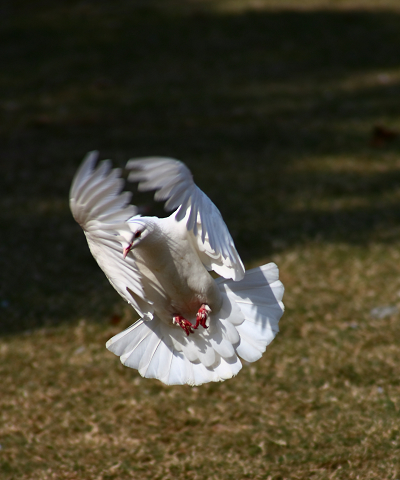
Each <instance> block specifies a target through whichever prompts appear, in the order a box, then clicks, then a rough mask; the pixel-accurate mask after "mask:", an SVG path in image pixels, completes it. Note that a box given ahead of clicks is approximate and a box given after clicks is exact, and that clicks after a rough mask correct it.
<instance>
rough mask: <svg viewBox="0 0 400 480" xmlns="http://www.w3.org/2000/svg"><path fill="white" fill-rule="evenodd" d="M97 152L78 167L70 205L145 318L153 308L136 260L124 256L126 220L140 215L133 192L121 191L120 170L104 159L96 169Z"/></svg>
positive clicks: (113, 279)
mask: <svg viewBox="0 0 400 480" xmlns="http://www.w3.org/2000/svg"><path fill="white" fill-rule="evenodd" d="M97 157H98V153H97V152H90V153H88V154H87V155H86V157H85V158H84V161H83V162H82V165H81V166H80V167H79V169H78V171H77V172H76V175H75V177H74V180H73V182H72V185H71V190H70V207H71V211H72V215H73V216H74V218H75V220H76V221H77V222H78V223H79V225H80V226H81V227H82V229H83V231H84V232H85V235H86V239H87V241H88V244H89V248H90V251H91V252H92V254H93V256H94V258H95V259H96V261H97V263H98V264H99V266H100V268H101V269H102V270H103V271H104V273H105V274H106V276H107V278H108V279H109V281H110V283H111V284H112V285H113V287H114V288H115V289H116V290H117V292H118V293H119V294H120V295H121V296H122V297H123V298H124V299H125V300H126V301H127V302H129V303H130V304H131V305H132V306H133V307H134V308H135V310H136V311H137V312H138V313H139V315H141V316H142V317H145V318H149V319H150V318H152V317H153V315H152V313H153V307H152V305H151V303H150V302H149V301H148V300H146V297H145V294H144V291H143V287H142V283H141V277H140V272H139V270H138V268H137V266H136V264H135V260H134V259H133V258H132V257H130V256H127V257H126V258H125V259H124V257H123V245H124V244H125V243H126V241H125V239H124V238H123V236H122V234H123V233H124V231H125V230H126V232H127V235H129V234H131V232H130V230H129V227H128V225H127V224H126V221H127V220H128V219H129V218H131V217H132V216H134V215H136V214H137V208H136V207H135V206H134V205H130V204H129V202H130V199H131V195H132V194H131V193H130V192H123V193H121V190H122V188H123V186H124V180H123V179H122V178H121V170H120V169H118V168H115V169H111V162H110V161H109V160H104V161H102V162H100V163H99V165H98V166H97V168H95V165H96V162H97Z"/></svg>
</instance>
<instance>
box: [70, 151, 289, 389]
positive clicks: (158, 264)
mask: <svg viewBox="0 0 400 480" xmlns="http://www.w3.org/2000/svg"><path fill="white" fill-rule="evenodd" d="M97 156H98V155H97V152H91V153H89V154H88V155H87V156H86V157H85V159H84V161H83V162H82V165H81V166H80V168H79V169H78V171H77V173H76V175H75V178H74V180H73V182H72V186H71V191H70V206H71V211H72V214H73V216H74V218H75V220H76V221H77V222H78V223H79V224H80V225H81V227H82V229H83V231H84V233H85V235H86V239H87V241H88V244H89V248H90V251H91V252H92V254H93V256H94V258H95V259H96V261H97V263H98V264H99V266H100V267H101V269H102V270H103V271H104V273H105V274H106V276H107V278H108V279H109V281H110V283H111V284H112V285H113V287H114V288H115V289H116V290H117V292H118V293H119V294H120V295H121V296H122V297H123V298H124V299H125V300H126V301H127V302H129V303H130V304H131V305H132V306H133V308H134V309H135V310H136V311H137V312H138V314H139V315H140V317H141V318H140V320H138V321H137V322H136V323H134V324H133V325H132V326H131V327H129V328H128V329H126V330H125V331H123V332H121V333H119V334H117V335H115V336H114V337H113V338H111V339H110V340H109V341H108V342H107V345H106V346H107V348H108V349H109V350H110V351H112V352H113V353H115V354H116V355H118V356H119V357H120V360H121V362H122V363H123V364H124V365H126V366H128V367H132V368H136V369H137V370H138V371H139V373H140V374H141V375H142V376H144V377H148V378H157V379H159V380H161V381H162V382H164V383H166V384H168V385H176V384H189V385H201V384H203V383H206V382H211V381H215V382H217V381H223V380H226V379H228V378H231V377H233V376H234V375H236V374H237V373H238V372H239V370H240V369H241V367H242V364H241V361H240V360H239V357H241V358H242V359H244V360H246V361H248V362H254V361H255V360H258V359H259V358H260V357H261V356H262V354H263V352H264V351H265V349H266V346H267V345H268V344H269V343H270V342H271V341H272V340H273V339H274V337H275V335H276V333H277V332H278V330H279V328H278V322H279V319H280V317H281V316H282V314H283V309H284V307H283V303H282V296H283V291H284V289H283V285H282V283H281V282H280V281H279V273H278V268H277V266H276V265H275V264H273V263H269V264H267V265H263V266H261V267H258V268H255V269H252V270H248V271H247V272H245V270H244V267H243V263H242V261H241V259H240V257H239V254H238V253H237V251H236V248H235V245H234V242H233V240H232V237H231V235H230V233H229V231H228V228H227V226H226V224H225V222H224V221H223V219H222V216H221V214H220V212H219V210H218V209H217V207H216V206H215V205H214V204H213V203H212V202H211V200H210V199H209V198H208V197H207V196H206V195H205V194H204V193H203V192H202V191H201V190H200V189H199V188H198V187H197V186H196V184H195V183H194V181H193V177H192V175H191V173H190V171H189V169H188V168H187V167H186V166H185V165H184V164H183V163H182V162H179V161H178V160H173V159H170V158H159V157H150V158H142V159H136V160H130V161H129V162H128V163H127V165H126V169H127V170H128V172H129V175H128V180H129V181H132V182H138V184H139V190H140V191H146V190H155V191H156V193H155V199H156V200H163V201H165V202H166V203H165V208H166V210H168V211H173V213H172V214H171V215H170V216H169V217H166V218H157V217H142V216H140V215H139V214H138V209H137V208H136V207H135V206H133V205H130V200H131V194H130V193H128V192H124V193H121V191H122V189H123V187H124V180H123V179H122V178H121V173H122V172H121V170H120V169H112V168H111V163H110V162H109V161H108V160H106V161H103V162H100V163H99V165H98V166H96V164H97ZM210 270H214V271H215V272H216V273H217V274H218V275H220V277H219V278H218V279H213V277H212V276H211V275H210V274H209V273H208V272H209V271H210Z"/></svg>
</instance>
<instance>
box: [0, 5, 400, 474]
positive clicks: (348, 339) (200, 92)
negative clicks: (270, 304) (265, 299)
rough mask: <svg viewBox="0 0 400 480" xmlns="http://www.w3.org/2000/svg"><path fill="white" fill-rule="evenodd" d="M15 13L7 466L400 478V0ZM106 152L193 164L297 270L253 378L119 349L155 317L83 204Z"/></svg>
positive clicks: (239, 231) (263, 245)
mask: <svg viewBox="0 0 400 480" xmlns="http://www.w3.org/2000/svg"><path fill="white" fill-rule="evenodd" d="M0 15H1V18H2V20H1V21H0V65H1V66H2V67H1V72H0V202H1V215H0V227H1V235H0V237H1V238H0V262H1V263H0V265H1V280H2V281H1V284H0V419H1V420H0V445H1V446H0V478H1V479H2V480H3V479H4V480H28V479H29V480H36V479H40V480H42V479H43V480H48V479H62V480H75V479H76V480H78V479H85V480H95V479H96V480H97V479H101V480H111V479H114V480H119V479H121V480H125V479H138V480H142V479H146V480H147V479H149V480H150V479H159V480H161V479H163V480H164V479H191V480H208V479H214V480H228V479H232V480H236V479H244V478H248V479H254V480H261V479H263V480H283V479H304V480H306V479H313V480H317V479H321V480H322V479H357V478H358V479H377V480H389V479H390V480H396V479H399V478H400V348H399V347H400V323H399V316H400V313H399V312H400V239H399V236H400V136H397V132H400V3H399V2H398V1H397V0H392V1H389V0H388V1H378V0H376V1H372V0H365V1H363V0H343V1H340V0H337V1H335V0H330V1H329V0H305V1H295V0H282V1H278V0H254V1H250V0H249V1H245V0H225V1H223V0H214V1H211V0H209V1H206V0H197V1H194V0H192V1H190V0H187V1H178V0H175V1H169V0H163V1H161V0H160V1H153V0H147V1H145V0H143V1H139V0H115V1H114V2H105V1H98V2H94V1H92V0H88V1H73V0H68V1H67V0H61V1H58V2H49V1H45V0H41V1H37V2H28V1H27V0H17V1H15V2H11V1H7V2H6V3H5V4H4V6H2V7H0ZM376 127H380V130H379V129H378V130H375V134H373V131H374V128H376ZM392 131H393V135H392V134H391V132H392ZM93 149H98V150H100V155H101V157H102V158H112V159H113V160H114V164H115V165H118V166H122V165H123V164H124V163H125V162H126V160H128V159H129V158H130V157H135V156H143V155H154V154H156V155H164V156H172V157H175V158H179V159H181V160H183V161H185V162H186V163H187V165H188V166H189V167H190V168H191V170H192V172H193V173H194V176H195V180H196V182H197V184H198V185H199V186H200V188H201V189H202V190H204V191H205V192H206V193H207V194H208V195H209V196H210V197H211V199H212V200H213V201H214V202H215V203H216V204H217V206H218V207H219V209H220V210H221V212H222V214H223V216H224V219H225V221H226V223H227V224H228V227H229V229H230V231H231V233H232V235H233V237H234V239H235V242H236V246H237V248H238V250H239V252H240V254H241V255H242V258H243V260H244V262H245V264H246V267H248V268H250V267H254V266H256V265H259V264H262V263H266V262H269V261H274V262H276V263H277V264H278V266H279V268H280V273H281V279H282V281H283V283H284V284H285V287H286V293H285V296H284V303H285V305H286V312H285V314H284V316H283V318H282V320H281V323H280V326H281V333H280V334H279V335H278V337H277V338H276V339H275V340H274V342H273V343H272V344H271V345H270V346H269V347H268V349H267V352H266V353H265V354H264V356H263V358H262V359H261V360H259V361H258V362H256V363H254V364H251V365H244V367H243V369H242V371H241V372H240V373H239V375H238V376H237V377H236V378H234V379H232V380H229V381H227V382H224V383H222V384H207V385H204V386H202V387H197V388H190V387H186V386H185V387H179V386H176V387H166V386H164V385H163V384H161V383H160V382H158V381H155V380H145V379H142V378H141V377H140V376H139V375H138V373H137V372H136V371H134V370H130V369H127V368H125V367H122V366H121V365H120V363H119V360H118V358H117V357H115V356H114V355H112V354H111V353H109V352H108V351H107V350H106V349H105V346H104V344H105V342H106V341H107V340H108V338H110V337H111V336H112V335H113V334H115V333H117V332H118V331H120V330H122V329H123V328H124V327H126V326H128V325H129V324H130V323H132V322H133V321H134V320H135V318H136V317H135V315H134V312H133V310H131V309H130V308H129V307H128V306H127V305H126V304H125V303H124V302H123V301H122V300H121V299H120V298H119V297H118V294H117V293H116V292H115V291H114V290H113V289H112V287H111V286H110V285H109V284H108V282H107V279H106V278H105V277H104V275H103V274H102V272H101V271H100V269H99V268H98V267H97V265H96V263H95V262H94V260H93V259H92V257H91V254H90V252H89V250H88V248H87V245H86V242H85V239H84V236H83V234H82V232H81V230H80V228H79V226H78V225H76V224H75V223H74V221H73V219H72V216H71V214H70V212H69V207H68V190H69V186H70V182H71V179H72V177H73V174H74V172H75V170H76V168H77V166H78V165H79V163H80V161H81V159H82V158H83V156H84V155H85V153H86V152H87V151H89V150H93ZM146 201H147V200H146ZM377 307H390V309H387V314H385V311H384V310H382V309H381V310H374V309H376V308H377Z"/></svg>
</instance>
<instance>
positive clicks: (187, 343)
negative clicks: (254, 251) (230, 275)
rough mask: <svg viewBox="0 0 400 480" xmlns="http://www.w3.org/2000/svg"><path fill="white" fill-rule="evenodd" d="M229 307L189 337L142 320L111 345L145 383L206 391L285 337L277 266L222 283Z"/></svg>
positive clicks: (221, 288) (116, 336) (214, 315)
mask: <svg viewBox="0 0 400 480" xmlns="http://www.w3.org/2000/svg"><path fill="white" fill-rule="evenodd" d="M217 283H218V285H219V288H220V291H221V294H222V297H223V304H222V308H221V310H220V311H219V312H218V313H216V314H213V313H211V315H210V317H209V328H208V329H204V330H203V329H201V328H199V329H197V330H196V331H195V332H194V333H193V334H191V335H189V336H186V335H185V333H184V331H183V330H182V329H180V328H177V327H176V326H174V325H172V322H171V325H167V324H165V323H164V322H162V321H160V320H159V319H158V318H157V316H156V315H155V316H154V318H153V319H152V320H138V321H137V322H136V323H135V324H133V325H132V326H131V327H129V328H128V329H126V330H125V331H123V332H121V333H119V334H118V335H115V336H114V337H113V338H111V339H110V340H109V341H108V342H107V348H108V349H109V350H110V351H111V352H113V353H115V354H116V355H118V356H120V359H121V362H122V363H123V364H124V365H126V366H128V367H131V368H135V369H137V370H138V371H139V373H140V374H141V375H142V376H143V377H147V378H157V379H159V380H161V381H162V382H164V383H166V384H167V385H183V384H188V385H201V384H203V383H207V382H218V381H223V380H227V379H228V378H231V377H233V376H234V375H236V374H237V373H238V372H239V370H240V369H241V368H242V364H241V362H240V360H239V358H238V356H240V357H241V358H242V359H243V360H246V361H247V362H254V361H256V360H258V359H259V358H260V357H261V356H262V354H263V353H264V351H265V349H266V347H267V345H268V344H269V343H271V341H272V340H273V339H274V337H275V335H276V334H277V332H278V331H279V328H278V322H279V319H280V318H281V316H282V314H283V310H284V307H283V303H282V296H283V291H284V288H283V285H282V283H281V282H280V280H279V271H278V267H277V266H276V265H275V264H274V263H269V264H267V265H263V266H262V267H258V268H254V269H252V270H248V271H247V272H246V274H245V276H244V278H243V279H242V280H241V281H239V282H235V281H233V280H225V279H223V278H219V279H218V280H217Z"/></svg>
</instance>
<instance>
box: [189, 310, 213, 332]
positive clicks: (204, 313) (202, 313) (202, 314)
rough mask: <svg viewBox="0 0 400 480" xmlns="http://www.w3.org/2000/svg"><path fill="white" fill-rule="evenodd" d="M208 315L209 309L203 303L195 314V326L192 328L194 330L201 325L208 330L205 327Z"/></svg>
mask: <svg viewBox="0 0 400 480" xmlns="http://www.w3.org/2000/svg"><path fill="white" fill-rule="evenodd" d="M210 313H211V308H210V307H209V306H208V305H206V304H205V303H203V305H202V306H201V307H200V308H199V311H198V312H197V315H196V325H195V326H194V327H193V328H194V329H195V330H196V328H198V326H199V325H201V326H202V327H203V328H208V327H207V325H206V321H207V318H208V315H209V314H210Z"/></svg>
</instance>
